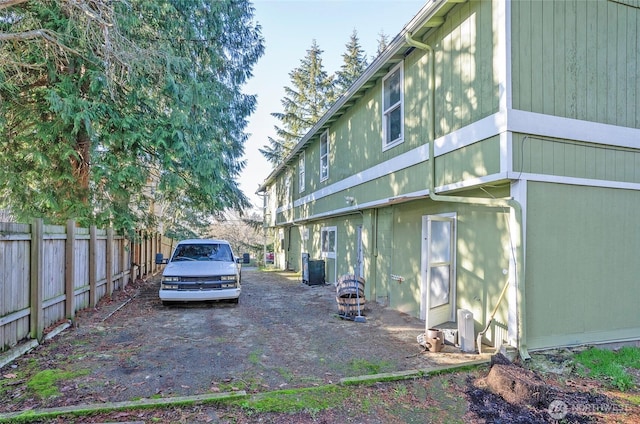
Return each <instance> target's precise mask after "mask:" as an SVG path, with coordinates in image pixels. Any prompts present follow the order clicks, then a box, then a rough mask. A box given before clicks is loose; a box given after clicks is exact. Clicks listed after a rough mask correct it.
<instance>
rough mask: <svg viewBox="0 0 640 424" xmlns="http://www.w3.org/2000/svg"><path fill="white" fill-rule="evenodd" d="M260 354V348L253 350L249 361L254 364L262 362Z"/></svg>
mask: <svg viewBox="0 0 640 424" xmlns="http://www.w3.org/2000/svg"><path fill="white" fill-rule="evenodd" d="M260 355H262V352H261V351H260V350H254V351H252V352H251V353H249V362H250V363H251V364H253V365H258V364H259V363H260Z"/></svg>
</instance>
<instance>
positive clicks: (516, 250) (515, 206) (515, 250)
mask: <svg viewBox="0 0 640 424" xmlns="http://www.w3.org/2000/svg"><path fill="white" fill-rule="evenodd" d="M405 41H406V42H407V44H409V45H410V46H413V47H415V48H417V49H420V50H424V51H426V52H427V53H428V54H429V62H430V63H431V70H430V73H429V87H430V88H431V93H430V96H429V97H430V109H431V117H430V118H431V122H430V125H429V165H430V166H429V168H430V174H431V175H430V178H429V198H431V199H432V200H433V201H435V202H450V203H464V204H468V205H479V206H487V207H492V208H510V209H511V210H512V211H513V213H514V215H515V219H516V224H517V227H518V228H517V230H516V231H517V234H518V237H519V241H520V242H519V244H518V245H517V246H515V247H512V255H513V256H514V263H515V283H516V289H517V292H516V303H517V305H516V307H517V318H516V319H517V326H518V331H517V335H518V337H517V343H518V349H519V352H520V357H521V358H522V359H523V360H528V359H530V358H531V356H530V355H529V353H528V351H527V346H526V340H527V338H526V326H525V314H524V308H525V302H524V253H523V246H522V242H523V240H524V238H523V234H524V231H523V228H522V206H521V205H520V203H519V202H518V201H516V200H515V199H513V198H498V199H493V198H485V197H465V196H453V195H441V194H437V193H436V189H435V179H436V161H435V146H434V145H435V140H436V137H435V132H436V131H435V122H436V112H435V91H436V89H435V55H434V51H433V48H432V47H431V46H430V45H428V44H425V43H421V42H419V41H417V40H415V39H413V38H412V33H411V32H407V33H405ZM521 265H522V266H521Z"/></svg>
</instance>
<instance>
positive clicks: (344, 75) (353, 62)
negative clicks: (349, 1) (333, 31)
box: [336, 29, 368, 97]
mask: <svg viewBox="0 0 640 424" xmlns="http://www.w3.org/2000/svg"><path fill="white" fill-rule="evenodd" d="M346 48H347V50H346V52H344V53H343V54H342V60H343V63H342V66H341V67H340V69H339V70H338V71H337V72H336V91H337V93H336V94H337V97H339V96H340V95H342V93H344V92H345V91H346V90H347V89H348V88H349V87H350V86H351V84H353V83H354V82H355V81H356V80H357V79H358V77H359V76H360V75H362V73H363V72H364V70H365V69H366V68H367V65H368V63H367V55H366V53H365V51H364V49H363V48H362V46H361V45H360V40H359V39H358V31H356V30H355V29H354V30H353V32H352V33H351V38H350V39H349V43H347V44H346Z"/></svg>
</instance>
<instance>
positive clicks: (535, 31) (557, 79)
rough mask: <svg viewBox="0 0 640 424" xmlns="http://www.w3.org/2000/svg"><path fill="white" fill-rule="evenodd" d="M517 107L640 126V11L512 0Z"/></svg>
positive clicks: (602, 2)
mask: <svg viewBox="0 0 640 424" xmlns="http://www.w3.org/2000/svg"><path fill="white" fill-rule="evenodd" d="M511 5H512V8H511V16H512V25H511V28H512V34H513V36H512V44H511V54H512V79H513V84H512V87H513V96H512V100H513V108H514V109H522V110H526V111H531V112H539V113H544V114H549V115H556V116H561V117H566V118H575V119H581V120H588V121H594V122H601V123H607V124H612V125H620V126H626V127H633V128H640V84H637V76H638V72H639V70H640V62H639V61H640V55H638V49H640V8H638V7H637V6H636V7H633V6H630V5H624V4H622V3H621V2H616V1H607V0H597V1H583V0H566V1H555V2H551V1H538V0H521V1H512V2H511Z"/></svg>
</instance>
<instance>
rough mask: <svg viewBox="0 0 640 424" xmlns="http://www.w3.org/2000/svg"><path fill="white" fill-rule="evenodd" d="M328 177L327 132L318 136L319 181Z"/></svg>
mask: <svg viewBox="0 0 640 424" xmlns="http://www.w3.org/2000/svg"><path fill="white" fill-rule="evenodd" d="M327 178H329V132H328V131H325V132H323V133H322V135H321V136H320V181H324V180H326V179H327Z"/></svg>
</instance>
